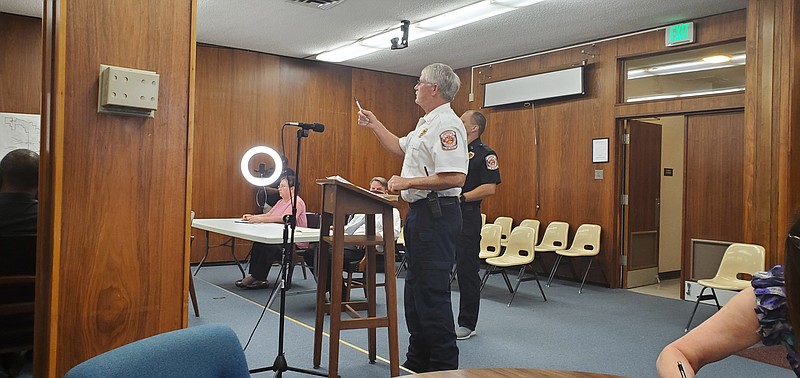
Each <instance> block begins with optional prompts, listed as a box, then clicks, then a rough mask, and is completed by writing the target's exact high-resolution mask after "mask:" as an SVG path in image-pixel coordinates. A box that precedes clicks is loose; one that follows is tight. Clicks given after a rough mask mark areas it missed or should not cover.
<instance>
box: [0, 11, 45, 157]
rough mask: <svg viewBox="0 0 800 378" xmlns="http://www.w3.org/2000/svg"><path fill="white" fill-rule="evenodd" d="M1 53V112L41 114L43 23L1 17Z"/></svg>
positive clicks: (7, 16)
mask: <svg viewBox="0 0 800 378" xmlns="http://www.w3.org/2000/svg"><path fill="white" fill-rule="evenodd" d="M0 51H3V52H4V53H3V54H0V72H2V75H0V112H6V113H28V114H39V106H40V105H41V103H42V69H41V67H42V20H41V19H39V18H31V17H22V16H16V15H12V14H8V13H0ZM11 52H13V53H11ZM0 158H2V157H0Z"/></svg>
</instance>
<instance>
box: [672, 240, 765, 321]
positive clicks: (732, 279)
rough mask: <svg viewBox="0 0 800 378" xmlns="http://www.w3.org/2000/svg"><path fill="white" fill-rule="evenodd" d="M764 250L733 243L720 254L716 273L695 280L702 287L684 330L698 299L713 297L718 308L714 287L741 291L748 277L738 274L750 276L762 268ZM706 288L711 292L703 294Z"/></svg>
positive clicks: (746, 285) (747, 284)
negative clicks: (708, 277)
mask: <svg viewBox="0 0 800 378" xmlns="http://www.w3.org/2000/svg"><path fill="white" fill-rule="evenodd" d="M765 257H766V251H765V250H764V247H762V246H760V245H756V244H744V243H733V244H731V245H730V246H729V247H728V249H726V250H725V254H724V255H722V261H720V263H719V269H718V270H717V274H716V275H715V276H714V278H712V279H708V280H697V283H698V284H699V285H700V286H702V287H703V289H702V290H700V295H698V296H697V301H695V303H694V310H692V316H690V317H689V322H688V323H686V328H685V329H684V332H688V331H689V327H691V326H692V319H694V314H695V313H696V312H697V306H698V305H700V301H705V300H708V299H713V300H714V303H716V305H717V310H719V309H720V305H719V300H718V299H717V293H716V292H715V291H714V289H722V290H732V291H741V290H744V289H746V288H747V287H749V286H750V280H749V279H742V278H744V277H742V278H740V276H742V275H748V276H752V275H753V274H755V273H756V272H760V271H763V270H764V260H765ZM706 289H711V294H706V295H703V293H704V292H705V291H706Z"/></svg>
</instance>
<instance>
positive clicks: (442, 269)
mask: <svg viewBox="0 0 800 378" xmlns="http://www.w3.org/2000/svg"><path fill="white" fill-rule="evenodd" d="M440 203H441V209H442V216H441V217H438V218H434V217H433V216H432V215H431V211H430V209H429V208H428V204H427V203H426V200H422V201H417V202H415V203H412V204H411V205H410V206H409V211H408V215H407V216H406V225H405V242H406V244H405V247H406V256H407V260H406V262H407V263H408V273H407V275H406V279H405V289H404V291H405V292H404V295H405V296H404V298H405V313H406V326H407V327H408V332H409V333H410V334H411V337H410V338H409V345H408V352H407V353H406V358H407V360H406V363H405V364H404V365H405V366H406V367H408V368H409V369H412V370H414V371H417V372H424V371H436V370H452V369H458V347H457V346H456V334H455V326H454V323H453V309H452V306H451V301H450V270H451V269H452V267H453V263H454V262H455V249H456V240H457V238H458V235H459V234H460V232H461V209H460V208H459V206H458V203H457V200H456V199H455V198H441V199H440Z"/></svg>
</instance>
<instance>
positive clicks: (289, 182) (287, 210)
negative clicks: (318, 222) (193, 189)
mask: <svg viewBox="0 0 800 378" xmlns="http://www.w3.org/2000/svg"><path fill="white" fill-rule="evenodd" d="M278 193H280V195H281V199H280V200H278V202H277V203H275V206H273V207H272V208H271V209H270V210H269V211H268V212H267V213H266V214H257V215H253V214H245V215H242V219H243V220H246V221H248V222H250V223H283V217H284V216H285V215H291V214H292V200H293V199H294V176H285V177H283V178H281V181H280V184H279V185H278ZM307 225H308V221H307V219H306V203H305V202H304V201H303V199H302V198H300V197H299V196H298V197H297V226H298V227H306V226H307ZM307 246H308V243H297V247H298V248H306V247H307ZM282 250H283V246H281V245H278V244H263V243H253V247H252V249H250V275H249V276H247V277H245V278H244V279H241V280H238V281H236V282H235V285H236V286H237V287H244V288H247V289H266V288H267V287H269V282H268V281H267V275H268V274H269V269H270V268H271V267H272V264H273V263H274V262H275V261H280V257H281V251H282Z"/></svg>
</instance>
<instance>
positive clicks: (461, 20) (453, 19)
mask: <svg viewBox="0 0 800 378" xmlns="http://www.w3.org/2000/svg"><path fill="white" fill-rule="evenodd" d="M514 9H515V8H511V7H507V6H502V5H497V4H493V3H492V2H491V1H490V0H484V1H481V2H479V3H475V4H472V5H467V6H466V7H463V8H459V9H456V10H453V11H450V12H447V13H444V14H440V15H438V16H435V17H431V18H429V19H427V20H424V21H420V22H418V23H417V26H418V27H420V28H421V29H426V30H435V31H439V32H441V31H445V30H450V29H455V28H457V27H459V26H464V25H466V24H470V23H473V22H476V21H480V20H483V19H486V18H489V17H492V16H497V15H498V14H503V13H506V12H510V11H512V10H514Z"/></svg>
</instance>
